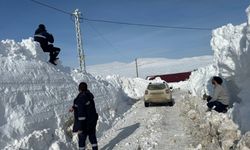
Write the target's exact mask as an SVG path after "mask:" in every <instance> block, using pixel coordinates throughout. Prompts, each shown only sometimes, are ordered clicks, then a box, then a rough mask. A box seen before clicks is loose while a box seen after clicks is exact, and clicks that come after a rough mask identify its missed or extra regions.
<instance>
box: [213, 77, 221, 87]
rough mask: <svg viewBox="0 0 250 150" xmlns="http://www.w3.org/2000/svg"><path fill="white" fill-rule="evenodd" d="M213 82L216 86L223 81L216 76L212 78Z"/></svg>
mask: <svg viewBox="0 0 250 150" xmlns="http://www.w3.org/2000/svg"><path fill="white" fill-rule="evenodd" d="M213 80H214V81H215V82H217V83H218V84H220V85H221V84H222V83H223V80H222V79H221V77H218V76H214V77H213Z"/></svg>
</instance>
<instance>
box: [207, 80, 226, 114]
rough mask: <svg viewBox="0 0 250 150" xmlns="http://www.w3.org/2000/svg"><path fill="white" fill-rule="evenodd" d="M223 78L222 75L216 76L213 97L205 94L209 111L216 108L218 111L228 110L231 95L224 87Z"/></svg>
mask: <svg viewBox="0 0 250 150" xmlns="http://www.w3.org/2000/svg"><path fill="white" fill-rule="evenodd" d="M222 82H223V80H222V79H221V78H220V77H217V76H214V77H213V79H212V84H213V85H214V94H213V97H211V96H207V95H204V96H203V97H204V99H207V102H208V103H207V107H208V111H210V110H212V109H214V110H215V111H217V112H223V113H225V112H227V107H228V105H229V96H228V94H227V91H226V90H225V89H224V88H223V87H222Z"/></svg>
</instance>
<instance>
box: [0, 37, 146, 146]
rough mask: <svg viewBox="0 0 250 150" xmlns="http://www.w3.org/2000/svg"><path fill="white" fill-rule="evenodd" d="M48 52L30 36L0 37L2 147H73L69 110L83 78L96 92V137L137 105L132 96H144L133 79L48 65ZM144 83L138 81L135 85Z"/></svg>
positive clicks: (0, 121)
mask: <svg viewBox="0 0 250 150" xmlns="http://www.w3.org/2000/svg"><path fill="white" fill-rule="evenodd" d="M47 56H48V54H46V53H43V52H42V50H41V48H40V46H39V44H38V43H36V42H34V41H33V39H32V38H29V39H26V40H22V41H21V42H15V41H13V40H5V41H1V43H0V74H1V78H0V94H1V97H0V149H11V150H15V149H36V150H40V149H41V150H44V149H50V150H54V149H55V150H56V149H76V148H77V146H76V144H74V143H73V142H72V140H71V139H70V137H69V136H68V133H67V131H66V129H67V128H68V126H69V124H68V122H69V119H70V118H72V114H70V113H68V109H69V108H70V107H71V105H72V103H73V99H74V98H75V97H76V96H77V94H78V89H77V87H78V84H79V82H81V81H84V82H87V83H88V84H89V89H90V91H91V92H93V93H94V95H95V101H96V107H97V109H98V110H97V111H98V113H99V115H100V118H99V119H100V120H99V126H98V136H101V135H102V133H103V131H104V130H107V129H109V128H110V127H111V125H112V124H113V122H114V120H115V119H116V118H117V117H119V116H122V114H123V113H124V112H126V111H127V110H128V109H129V108H130V107H131V106H132V104H134V103H135V101H134V100H133V99H134V98H136V99H138V98H139V97H140V95H142V94H141V93H140V92H138V91H139V89H138V90H136V88H135V91H133V90H129V88H134V87H136V85H135V84H134V83H133V81H132V79H131V81H129V80H126V79H125V78H124V79H119V78H118V77H116V78H114V79H112V78H110V79H109V81H105V80H104V79H101V78H95V77H93V76H92V75H90V74H82V73H79V72H78V71H72V72H71V71H70V69H69V68H66V67H63V66H62V65H61V64H59V65H57V66H56V67H55V66H54V65H51V64H50V63H47V62H46V61H47ZM112 80H114V81H112ZM117 81H119V82H117ZM116 82H117V83H116ZM144 82H145V81H143V80H141V81H139V79H138V84H139V85H140V83H141V85H143V84H144ZM111 83H114V85H112V84H111ZM120 83H122V84H123V85H122V86H119V84H120ZM126 87H127V88H126ZM138 88H141V87H138ZM124 89H126V92H127V93H129V94H126V93H125V92H124V91H123V90H124ZM128 95H129V96H128Z"/></svg>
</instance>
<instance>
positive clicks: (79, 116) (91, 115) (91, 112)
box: [73, 91, 98, 133]
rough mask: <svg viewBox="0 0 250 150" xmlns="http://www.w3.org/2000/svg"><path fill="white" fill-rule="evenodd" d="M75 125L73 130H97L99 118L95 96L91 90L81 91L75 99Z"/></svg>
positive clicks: (88, 131) (89, 131)
mask: <svg viewBox="0 0 250 150" xmlns="http://www.w3.org/2000/svg"><path fill="white" fill-rule="evenodd" d="M73 109H74V126H73V132H77V131H79V130H80V131H83V132H87V133H91V132H95V129H96V124H97V120H98V114H97V113H96V108H95V102H94V96H93V94H92V93H91V92H90V91H85V92H81V93H79V94H78V96H77V97H76V98H75V100H74V105H73Z"/></svg>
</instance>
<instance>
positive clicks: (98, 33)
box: [87, 22, 120, 54]
mask: <svg viewBox="0 0 250 150" xmlns="http://www.w3.org/2000/svg"><path fill="white" fill-rule="evenodd" d="M87 24H88V25H89V26H90V27H91V28H92V29H93V31H95V32H96V33H97V35H98V36H99V37H101V38H102V39H103V41H105V42H106V43H107V44H108V45H109V46H111V47H112V49H113V50H114V52H116V53H119V54H120V52H119V51H116V50H115V49H117V48H115V46H114V45H113V44H112V43H111V42H110V41H109V40H108V39H107V38H105V37H104V35H103V34H102V33H101V32H99V30H98V29H97V28H96V27H95V26H94V25H92V24H91V23H90V22H88V23H87Z"/></svg>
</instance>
